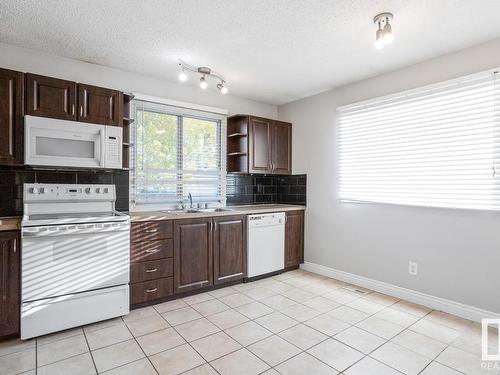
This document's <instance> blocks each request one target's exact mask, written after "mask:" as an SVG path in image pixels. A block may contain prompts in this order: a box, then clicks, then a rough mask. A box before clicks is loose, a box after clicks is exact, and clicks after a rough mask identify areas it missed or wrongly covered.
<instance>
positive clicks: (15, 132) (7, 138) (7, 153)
mask: <svg viewBox="0 0 500 375" xmlns="http://www.w3.org/2000/svg"><path fill="white" fill-rule="evenodd" d="M23 89H24V74H23V73H20V72H16V71H13V70H7V69H0V164H3V165H19V164H23V160H24V157H23V144H24V141H23V138H24V120H23V114H24V95H23V92H24V91H23Z"/></svg>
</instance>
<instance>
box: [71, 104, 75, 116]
mask: <svg viewBox="0 0 500 375" xmlns="http://www.w3.org/2000/svg"><path fill="white" fill-rule="evenodd" d="M71 114H72V115H73V116H74V115H75V104H73V105H71Z"/></svg>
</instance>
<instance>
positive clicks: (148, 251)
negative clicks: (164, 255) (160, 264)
mask: <svg viewBox="0 0 500 375" xmlns="http://www.w3.org/2000/svg"><path fill="white" fill-rule="evenodd" d="M158 251H160V249H148V250H146V253H149V254H154V253H157V252H158Z"/></svg>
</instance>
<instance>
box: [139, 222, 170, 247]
mask: <svg viewBox="0 0 500 375" xmlns="http://www.w3.org/2000/svg"><path fill="white" fill-rule="evenodd" d="M172 233H173V228H172V220H165V221H144V222H137V223H132V232H131V241H132V242H142V241H154V240H163V239H167V238H172Z"/></svg>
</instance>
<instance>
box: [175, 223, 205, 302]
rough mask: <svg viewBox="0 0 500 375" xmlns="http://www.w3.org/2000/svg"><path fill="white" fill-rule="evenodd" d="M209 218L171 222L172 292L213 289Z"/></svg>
mask: <svg viewBox="0 0 500 375" xmlns="http://www.w3.org/2000/svg"><path fill="white" fill-rule="evenodd" d="M212 226H213V223H212V218H210V217H208V218H199V219H183V220H176V221H175V222H174V292H175V293H182V292H187V291H191V290H196V289H200V288H205V287H208V286H211V285H213V237H212V235H213V231H212Z"/></svg>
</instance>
